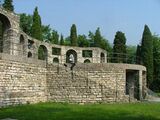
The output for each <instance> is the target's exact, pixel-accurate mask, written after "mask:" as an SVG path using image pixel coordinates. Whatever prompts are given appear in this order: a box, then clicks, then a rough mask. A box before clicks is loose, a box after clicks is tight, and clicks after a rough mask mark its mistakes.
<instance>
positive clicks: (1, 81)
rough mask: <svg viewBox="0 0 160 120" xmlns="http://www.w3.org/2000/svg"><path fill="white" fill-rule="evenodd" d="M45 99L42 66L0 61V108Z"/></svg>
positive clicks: (44, 75)
mask: <svg viewBox="0 0 160 120" xmlns="http://www.w3.org/2000/svg"><path fill="white" fill-rule="evenodd" d="M46 99H47V97H46V68H45V67H44V66H43V65H37V64H31V63H25V62H16V61H9V60H2V59H0V107H2V106H8V105H14V104H26V103H37V102H40V101H46Z"/></svg>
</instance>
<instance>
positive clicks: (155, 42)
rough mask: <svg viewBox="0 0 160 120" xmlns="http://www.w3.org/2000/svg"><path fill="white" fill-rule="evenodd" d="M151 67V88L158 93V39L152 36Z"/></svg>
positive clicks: (159, 39)
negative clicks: (152, 73) (152, 71)
mask: <svg viewBox="0 0 160 120" xmlns="http://www.w3.org/2000/svg"><path fill="white" fill-rule="evenodd" d="M153 65H154V67H153V68H154V75H153V78H154V79H153V82H152V83H151V88H152V90H154V91H155V92H160V37H158V36H157V35H154V36H153Z"/></svg>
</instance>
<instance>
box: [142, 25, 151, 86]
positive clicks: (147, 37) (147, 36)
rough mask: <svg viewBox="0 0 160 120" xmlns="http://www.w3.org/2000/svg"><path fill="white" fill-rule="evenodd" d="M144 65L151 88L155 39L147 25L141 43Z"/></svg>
mask: <svg viewBox="0 0 160 120" xmlns="http://www.w3.org/2000/svg"><path fill="white" fill-rule="evenodd" d="M141 54H142V61H143V65H144V66H146V68H147V85H148V87H149V88H150V87H151V83H152V82H153V39H152V34H151V32H150V29H149V27H148V26H147V25H145V27H144V31H143V36H142V45H141Z"/></svg>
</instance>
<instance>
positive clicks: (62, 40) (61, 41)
mask: <svg viewBox="0 0 160 120" xmlns="http://www.w3.org/2000/svg"><path fill="white" fill-rule="evenodd" d="M60 45H64V38H63V35H62V34H61V38H60Z"/></svg>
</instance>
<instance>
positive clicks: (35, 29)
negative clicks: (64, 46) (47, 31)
mask: <svg viewBox="0 0 160 120" xmlns="http://www.w3.org/2000/svg"><path fill="white" fill-rule="evenodd" d="M31 36H32V37H33V38H36V39H38V40H41V41H42V27H41V17H40V15H39V13H38V7H36V8H35V10H34V13H33V24H32V27H31Z"/></svg>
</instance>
